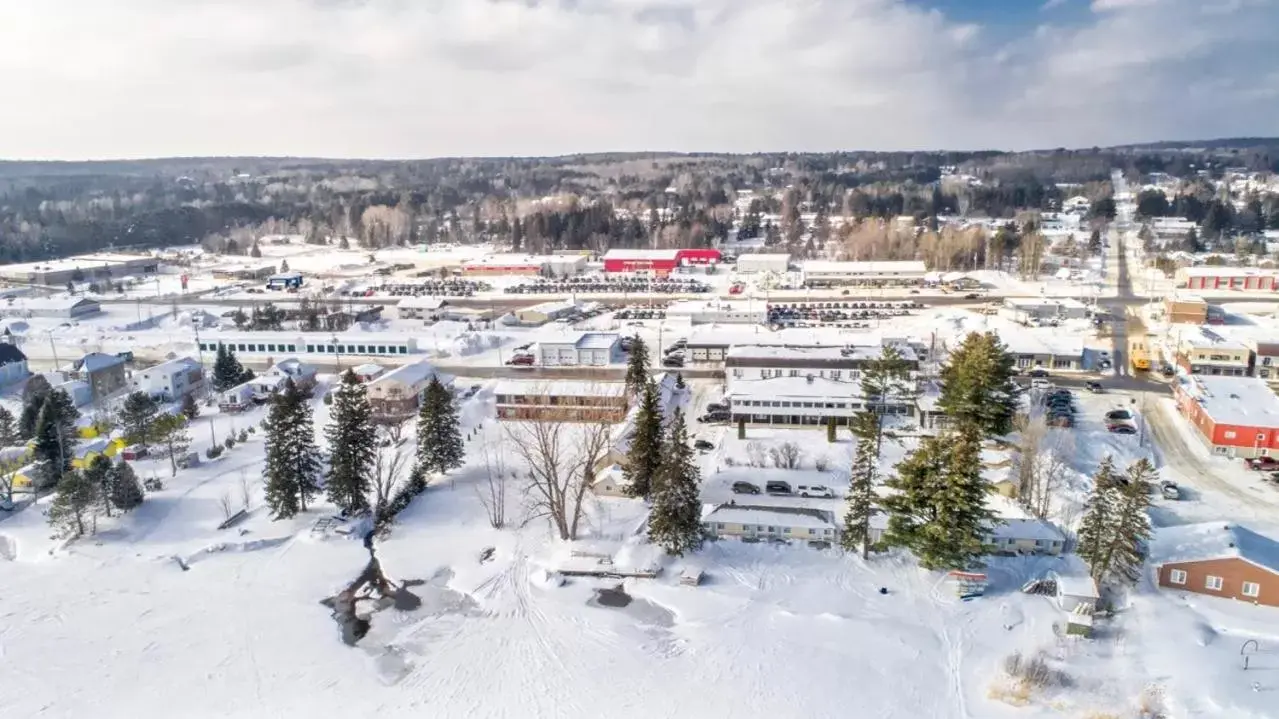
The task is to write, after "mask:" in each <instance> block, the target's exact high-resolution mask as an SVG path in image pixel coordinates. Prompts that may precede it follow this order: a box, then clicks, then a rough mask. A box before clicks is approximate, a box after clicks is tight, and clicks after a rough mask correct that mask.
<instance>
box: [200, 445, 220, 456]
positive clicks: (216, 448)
mask: <svg viewBox="0 0 1279 719" xmlns="http://www.w3.org/2000/svg"><path fill="white" fill-rule="evenodd" d="M204 456H206V457H208V458H209V459H217V458H218V457H221V456H222V447H221V446H220V445H216V444H215V445H213V446H212V447H209V449H208V450H206V451H205V453H204Z"/></svg>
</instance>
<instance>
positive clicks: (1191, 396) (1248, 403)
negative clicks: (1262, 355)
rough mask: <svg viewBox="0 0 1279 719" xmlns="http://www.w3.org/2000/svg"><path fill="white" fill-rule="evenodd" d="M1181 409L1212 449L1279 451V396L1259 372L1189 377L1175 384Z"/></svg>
mask: <svg viewBox="0 0 1279 719" xmlns="http://www.w3.org/2000/svg"><path fill="white" fill-rule="evenodd" d="M1173 394H1174V396H1175V397H1176V399H1177V409H1178V411H1180V412H1181V414H1182V416H1184V417H1185V418H1186V419H1187V420H1188V421H1189V422H1190V426H1192V427H1194V428H1195V432H1196V434H1198V435H1199V438H1200V439H1201V440H1202V441H1203V443H1204V444H1206V445H1208V448H1209V449H1211V450H1212V453H1213V454H1220V455H1224V456H1227V457H1261V456H1274V457H1279V397H1276V396H1275V393H1274V392H1272V391H1271V390H1270V387H1269V385H1267V384H1266V382H1265V381H1264V380H1260V379H1257V378H1255V377H1200V376H1195V377H1189V378H1183V379H1182V380H1180V381H1178V382H1177V383H1176V384H1175V385H1174V388H1173Z"/></svg>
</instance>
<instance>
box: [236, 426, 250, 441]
mask: <svg viewBox="0 0 1279 719" xmlns="http://www.w3.org/2000/svg"><path fill="white" fill-rule="evenodd" d="M237 441H238V442H239V443H240V444H244V443H245V442H248V441H249V432H248V430H243V429H242V430H240V438H239V439H238V440H237Z"/></svg>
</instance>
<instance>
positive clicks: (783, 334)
mask: <svg viewBox="0 0 1279 719" xmlns="http://www.w3.org/2000/svg"><path fill="white" fill-rule="evenodd" d="M883 341H884V337H883V335H882V334H881V333H877V332H859V331H852V330H847V329H843V328H839V327H788V328H786V329H781V330H769V329H768V328H767V327H762V326H759V327H755V328H745V327H742V326H740V325H734V326H732V327H717V326H715V325H705V326H702V327H694V328H693V331H692V332H690V333H689V335H688V346H689V347H732V346H734V345H758V346H779V345H790V346H792V347H845V346H849V345H852V346H858V345H866V346H876V347H877V346H879V345H880V344H881V343H882V342H883Z"/></svg>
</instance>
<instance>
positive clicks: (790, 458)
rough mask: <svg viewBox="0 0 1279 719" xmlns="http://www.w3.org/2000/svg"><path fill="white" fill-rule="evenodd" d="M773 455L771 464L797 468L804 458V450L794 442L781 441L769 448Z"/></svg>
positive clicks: (782, 467)
mask: <svg viewBox="0 0 1279 719" xmlns="http://www.w3.org/2000/svg"><path fill="white" fill-rule="evenodd" d="M769 454H771V455H772V456H773V464H775V465H777V466H778V468H780V469H799V465H800V462H802V461H803V460H804V452H803V451H802V450H800V448H799V445H797V444H795V443H794V442H783V443H782V444H780V445H778V446H776V447H773V448H772V449H771V450H769Z"/></svg>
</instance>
